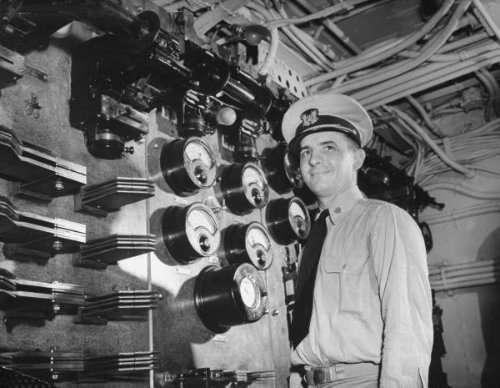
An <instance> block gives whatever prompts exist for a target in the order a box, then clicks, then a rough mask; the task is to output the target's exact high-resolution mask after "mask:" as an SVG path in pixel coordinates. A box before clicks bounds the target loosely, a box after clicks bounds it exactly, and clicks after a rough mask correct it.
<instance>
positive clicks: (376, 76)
mask: <svg viewBox="0 0 500 388" xmlns="http://www.w3.org/2000/svg"><path fill="white" fill-rule="evenodd" d="M470 3H471V0H461V2H460V3H459V4H458V6H457V8H456V9H455V11H454V12H453V15H452V16H451V18H450V20H449V21H448V23H447V25H446V27H445V28H443V30H442V31H440V32H439V33H438V34H436V35H435V36H434V37H433V38H432V39H430V40H429V41H428V42H427V44H426V45H425V46H424V47H423V48H422V51H421V52H420V55H419V56H418V57H417V58H413V59H411V60H403V61H400V62H397V63H395V64H393V65H389V66H385V67H384V68H382V69H379V70H377V71H374V72H372V73H370V74H367V75H366V76H364V77H358V78H355V79H353V80H352V81H348V82H346V83H344V84H343V85H342V86H340V87H338V88H336V89H335V91H337V92H338V93H348V92H350V91H353V90H357V89H361V88H364V87H368V86H371V85H373V84H376V83H380V82H382V81H385V80H387V79H392V78H393V77H396V76H399V75H401V74H405V73H406V72H408V71H410V70H412V69H414V68H416V67H417V66H419V65H420V64H422V63H424V62H425V61H427V59H429V58H430V57H431V56H432V55H433V54H435V53H436V51H437V50H438V49H439V48H440V47H442V46H443V44H444V43H445V42H446V41H447V40H448V39H449V37H450V36H451V35H452V33H453V32H454V31H455V29H456V27H457V25H458V22H459V21H460V18H461V17H462V16H463V14H464V13H465V12H466V11H467V9H468V7H469V6H470Z"/></svg>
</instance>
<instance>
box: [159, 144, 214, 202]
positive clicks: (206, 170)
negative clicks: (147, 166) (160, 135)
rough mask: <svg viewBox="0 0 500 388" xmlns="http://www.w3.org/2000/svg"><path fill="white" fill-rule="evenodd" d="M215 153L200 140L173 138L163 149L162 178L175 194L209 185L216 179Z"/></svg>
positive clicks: (187, 192)
mask: <svg viewBox="0 0 500 388" xmlns="http://www.w3.org/2000/svg"><path fill="white" fill-rule="evenodd" d="M216 161H217V159H216V157H215V153H214V152H213V151H212V149H211V148H210V147H209V146H208V144H207V143H205V142H204V141H203V139H201V138H199V137H190V138H188V139H185V140H184V139H176V140H174V141H172V142H170V143H168V144H165V146H164V147H163V149H162V152H161V155H160V163H161V169H162V172H163V177H164V178H165V180H166V181H167V183H168V185H169V186H170V187H171V188H172V190H174V191H175V193H176V194H178V195H182V196H186V195H191V194H194V193H196V192H198V190H199V189H201V188H206V187H210V186H212V185H213V184H214V183H215V178H216V169H217V167H216Z"/></svg>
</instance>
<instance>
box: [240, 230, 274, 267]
mask: <svg viewBox="0 0 500 388" xmlns="http://www.w3.org/2000/svg"><path fill="white" fill-rule="evenodd" d="M245 245H246V249H247V252H248V256H249V257H250V260H251V262H252V263H253V264H254V265H255V266H256V267H257V268H259V269H266V268H268V267H269V266H270V265H271V261H272V253H271V239H270V237H269V234H268V233H267V231H266V230H265V229H264V227H263V226H262V225H260V224H259V223H252V224H250V226H249V228H248V231H247V236H246V242H245Z"/></svg>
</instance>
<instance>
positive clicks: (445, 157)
mask: <svg viewBox="0 0 500 388" xmlns="http://www.w3.org/2000/svg"><path fill="white" fill-rule="evenodd" d="M387 109H389V110H390V111H392V112H394V113H395V114H396V115H398V116H399V117H401V118H402V119H403V120H404V121H405V122H406V123H407V124H408V125H409V126H410V127H411V128H412V129H413V130H415V132H417V133H418V134H419V135H420V136H421V137H422V139H423V140H424V141H425V142H426V143H427V144H428V145H429V147H430V148H431V149H432V150H433V151H434V152H435V153H436V154H437V155H438V156H439V157H440V158H441V160H442V161H443V162H444V163H446V164H447V165H448V166H450V167H451V168H452V169H454V170H456V171H458V172H460V173H462V174H464V175H465V176H467V177H470V176H472V175H473V171H472V170H469V169H468V168H466V167H463V166H461V165H460V164H458V163H457V162H455V161H453V160H451V159H450V158H449V157H448V155H446V154H445V153H444V151H443V150H441V148H439V147H438V145H437V144H436V143H435V142H434V140H432V139H431V138H430V136H429V135H428V134H427V133H426V132H425V131H424V130H423V129H422V128H421V127H420V126H419V125H418V124H417V123H416V122H415V121H414V120H413V119H412V118H411V117H410V116H408V115H407V114H406V113H404V112H403V111H401V110H399V109H398V108H395V107H390V106H387Z"/></svg>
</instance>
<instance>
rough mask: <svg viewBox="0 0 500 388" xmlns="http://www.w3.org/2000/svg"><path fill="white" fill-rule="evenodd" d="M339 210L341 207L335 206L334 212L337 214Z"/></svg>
mask: <svg viewBox="0 0 500 388" xmlns="http://www.w3.org/2000/svg"><path fill="white" fill-rule="evenodd" d="M341 211H342V209H341V208H339V207H336V208H335V210H334V212H335V213H337V214H339V213H340V212H341Z"/></svg>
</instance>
